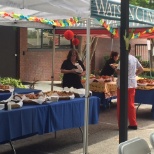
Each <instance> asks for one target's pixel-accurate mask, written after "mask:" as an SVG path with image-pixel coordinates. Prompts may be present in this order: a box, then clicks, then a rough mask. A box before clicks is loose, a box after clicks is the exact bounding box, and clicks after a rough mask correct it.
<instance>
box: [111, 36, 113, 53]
mask: <svg viewBox="0 0 154 154" xmlns="http://www.w3.org/2000/svg"><path fill="white" fill-rule="evenodd" d="M112 50H113V35H111V51H112Z"/></svg>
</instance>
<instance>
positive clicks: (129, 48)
mask: <svg viewBox="0 0 154 154" xmlns="http://www.w3.org/2000/svg"><path fill="white" fill-rule="evenodd" d="M130 50H131V44H129V47H128V52H130Z"/></svg>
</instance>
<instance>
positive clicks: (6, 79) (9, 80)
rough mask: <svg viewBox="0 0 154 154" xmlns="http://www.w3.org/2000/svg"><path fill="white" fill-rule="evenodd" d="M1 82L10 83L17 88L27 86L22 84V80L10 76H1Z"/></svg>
mask: <svg viewBox="0 0 154 154" xmlns="http://www.w3.org/2000/svg"><path fill="white" fill-rule="evenodd" d="M0 83H1V84H4V85H10V86H13V87H15V88H25V86H24V85H23V84H22V82H21V81H20V80H18V79H14V78H10V77H4V78H0Z"/></svg>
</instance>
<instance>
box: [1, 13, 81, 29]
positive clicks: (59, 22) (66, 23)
mask: <svg viewBox="0 0 154 154" xmlns="http://www.w3.org/2000/svg"><path fill="white" fill-rule="evenodd" d="M0 17H3V18H5V17H10V18H13V19H17V20H27V21H32V22H39V23H43V24H47V25H53V26H57V27H68V26H73V25H74V24H76V23H78V21H79V19H80V18H78V17H73V18H70V19H63V20H48V19H44V18H39V17H31V16H27V15H23V14H17V13H7V12H0Z"/></svg>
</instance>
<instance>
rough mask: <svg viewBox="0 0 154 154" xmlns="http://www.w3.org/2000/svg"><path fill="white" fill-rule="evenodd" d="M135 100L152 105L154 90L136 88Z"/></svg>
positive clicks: (153, 102) (153, 103)
mask: <svg viewBox="0 0 154 154" xmlns="http://www.w3.org/2000/svg"><path fill="white" fill-rule="evenodd" d="M135 102H136V103H142V104H151V105H154V90H140V89H136V95H135Z"/></svg>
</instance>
